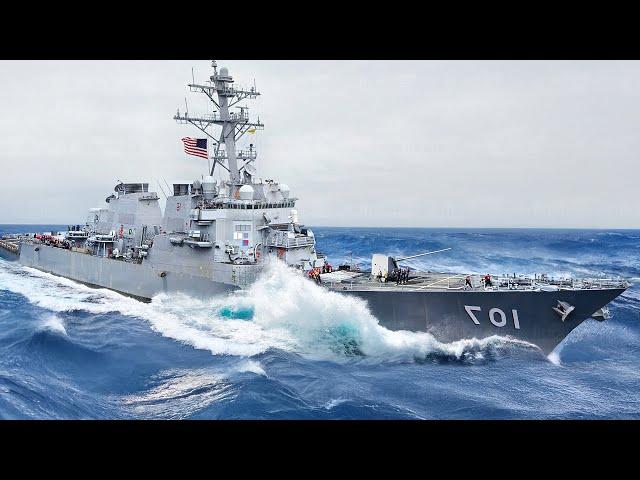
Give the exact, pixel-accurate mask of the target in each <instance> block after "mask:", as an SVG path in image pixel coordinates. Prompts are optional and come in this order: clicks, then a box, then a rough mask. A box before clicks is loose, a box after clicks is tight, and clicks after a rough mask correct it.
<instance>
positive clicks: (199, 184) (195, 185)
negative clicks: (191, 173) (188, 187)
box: [193, 178, 202, 190]
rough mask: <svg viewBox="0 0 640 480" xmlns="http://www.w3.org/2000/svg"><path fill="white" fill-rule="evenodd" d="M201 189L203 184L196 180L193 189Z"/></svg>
mask: <svg viewBox="0 0 640 480" xmlns="http://www.w3.org/2000/svg"><path fill="white" fill-rule="evenodd" d="M200 187H202V182H201V181H200V180H199V179H197V178H196V179H195V180H194V181H193V188H195V189H196V190H200Z"/></svg>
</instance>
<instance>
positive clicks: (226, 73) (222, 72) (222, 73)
mask: <svg viewBox="0 0 640 480" xmlns="http://www.w3.org/2000/svg"><path fill="white" fill-rule="evenodd" d="M220 76H221V77H228V76H229V69H228V68H227V67H222V68H221V69H220Z"/></svg>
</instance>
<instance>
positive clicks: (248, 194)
mask: <svg viewBox="0 0 640 480" xmlns="http://www.w3.org/2000/svg"><path fill="white" fill-rule="evenodd" d="M240 200H253V187H252V186H251V185H243V186H242V187H240Z"/></svg>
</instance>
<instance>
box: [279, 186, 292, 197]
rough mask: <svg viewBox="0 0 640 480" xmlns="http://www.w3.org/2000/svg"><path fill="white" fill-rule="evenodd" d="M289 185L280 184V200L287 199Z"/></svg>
mask: <svg viewBox="0 0 640 480" xmlns="http://www.w3.org/2000/svg"><path fill="white" fill-rule="evenodd" d="M289 192H290V190H289V185H287V184H286V183H281V184H280V193H282V198H285V199H287V198H289Z"/></svg>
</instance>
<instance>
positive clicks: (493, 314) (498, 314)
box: [464, 305, 520, 330]
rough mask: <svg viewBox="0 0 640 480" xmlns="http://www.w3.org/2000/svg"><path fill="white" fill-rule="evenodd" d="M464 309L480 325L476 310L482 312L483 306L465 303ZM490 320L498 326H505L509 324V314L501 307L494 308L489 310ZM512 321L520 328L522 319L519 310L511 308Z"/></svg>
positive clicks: (514, 326) (514, 325) (516, 327)
mask: <svg viewBox="0 0 640 480" xmlns="http://www.w3.org/2000/svg"><path fill="white" fill-rule="evenodd" d="M464 309H465V310H466V311H467V313H468V314H469V317H470V318H471V320H473V323H475V324H476V325H480V320H478V317H476V315H475V313H474V312H482V308H480V307H474V306H472V305H465V306H464ZM489 321H490V322H491V323H493V324H494V325H495V326H496V327H504V326H505V325H506V324H507V314H506V313H504V312H503V311H502V310H501V309H499V308H492V309H490V310H489ZM511 321H512V322H513V328H515V329H516V330H520V319H519V318H518V310H516V309H513V310H511Z"/></svg>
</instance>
